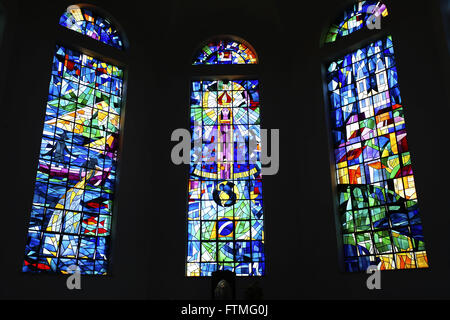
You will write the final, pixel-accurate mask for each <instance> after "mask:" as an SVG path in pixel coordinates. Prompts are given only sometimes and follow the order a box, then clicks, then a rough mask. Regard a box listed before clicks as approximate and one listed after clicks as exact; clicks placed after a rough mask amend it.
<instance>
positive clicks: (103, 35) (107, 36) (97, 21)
mask: <svg viewBox="0 0 450 320" xmlns="http://www.w3.org/2000/svg"><path fill="white" fill-rule="evenodd" d="M59 24H60V25H61V26H63V27H66V28H67V29H70V30H73V31H76V32H78V33H81V34H83V35H86V36H88V37H90V38H92V39H95V40H98V41H100V42H103V43H106V44H108V45H110V46H112V47H115V48H118V49H123V41H122V38H121V36H120V34H119V32H118V30H117V29H116V27H115V26H114V25H113V24H112V23H111V22H110V21H109V20H108V19H106V18H104V17H102V16H100V15H99V14H98V13H96V11H95V9H94V8H91V7H80V6H79V5H73V6H70V7H68V8H67V10H66V12H65V13H64V14H63V15H62V16H61V18H60V20H59Z"/></svg>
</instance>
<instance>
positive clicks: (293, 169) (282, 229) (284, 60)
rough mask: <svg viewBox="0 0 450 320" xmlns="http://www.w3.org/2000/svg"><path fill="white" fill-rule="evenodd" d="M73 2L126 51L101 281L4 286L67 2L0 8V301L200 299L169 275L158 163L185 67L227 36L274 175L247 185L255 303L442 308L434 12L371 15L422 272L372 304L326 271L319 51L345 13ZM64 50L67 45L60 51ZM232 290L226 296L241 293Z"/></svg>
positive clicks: (394, 282) (181, 110)
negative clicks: (99, 19) (253, 98)
mask: <svg viewBox="0 0 450 320" xmlns="http://www.w3.org/2000/svg"><path fill="white" fill-rule="evenodd" d="M86 2H89V3H92V4H94V5H97V6H99V7H101V8H103V9H105V10H107V11H108V12H109V13H110V14H111V15H112V16H114V17H115V18H116V20H117V21H119V22H120V24H121V25H122V27H123V29H124V31H125V32H126V34H127V36H128V40H129V43H130V48H129V50H128V51H127V53H126V54H125V55H120V54H115V55H116V58H117V59H118V60H123V61H125V62H126V63H127V64H128V68H127V69H128V88H127V101H126V111H125V114H126V115H125V125H124V128H123V140H122V142H123V148H122V156H121V164H120V186H119V191H118V193H117V212H116V218H117V220H116V223H115V232H114V235H115V239H114V241H113V254H112V256H113V263H114V264H113V269H112V275H111V276H107V277H83V278H82V279H83V280H82V281H83V282H82V286H83V290H81V291H79V292H75V291H69V290H67V289H66V287H65V279H66V277H65V276H55V275H32V274H22V273H21V272H20V270H21V264H22V259H23V253H24V246H25V241H26V233H27V224H28V220H29V213H30V208H31V200H32V194H33V187H34V179H35V174H36V169H35V168H36V165H37V160H38V153H39V148H40V140H41V132H42V126H43V119H44V112H45V104H46V99H47V92H48V84H49V81H50V68H51V58H52V54H53V50H54V46H55V43H56V42H57V41H58V39H60V38H61V36H62V35H64V36H65V35H66V33H62V32H61V30H60V29H59V28H58V19H59V16H60V14H61V13H62V12H63V11H64V9H65V7H66V6H68V5H70V4H73V3H71V2H70V1H66V0H64V1H58V2H55V1H40V2H39V5H36V4H33V3H31V2H27V1H23V0H22V1H17V0H8V1H7V0H4V1H3V3H4V6H5V9H6V12H7V17H8V20H7V21H8V22H7V24H6V27H5V34H4V38H3V42H2V43H1V44H0V45H1V51H0V57H1V61H0V68H1V71H0V81H1V82H0V84H1V87H0V99H1V100H0V101H1V104H0V106H1V110H2V115H3V119H4V120H3V122H2V123H3V125H2V128H1V130H2V132H3V136H4V139H3V145H2V150H3V151H2V155H3V156H2V159H3V161H4V165H3V168H5V170H3V181H4V182H3V184H4V186H6V191H3V193H2V203H3V206H4V208H6V210H3V217H2V232H0V239H1V243H2V246H1V255H0V259H1V264H0V270H1V271H2V275H3V283H2V286H1V289H0V290H1V293H2V298H41V299H42V298H43V299H46V298H149V299H190V298H195V299H207V298H209V279H190V278H186V277H184V270H185V265H184V260H185V250H186V249H185V246H186V201H187V179H188V168H187V167H186V166H175V165H173V164H172V163H171V161H170V152H171V148H172V146H173V145H174V143H172V142H170V136H171V133H172V131H173V130H174V129H176V128H188V125H189V113H188V111H189V80H190V77H191V70H192V68H191V66H190V58H191V56H192V53H193V52H194V51H195V49H196V47H197V46H198V44H199V43H200V42H202V41H203V40H205V39H206V38H208V37H211V36H213V35H216V34H234V35H237V36H240V37H242V38H244V39H246V40H247V41H248V42H249V43H250V44H252V45H253V46H254V48H255V49H256V51H257V52H258V54H259V57H260V66H259V73H260V74H259V79H260V81H261V85H262V89H261V96H262V106H263V107H262V122H263V124H262V127H263V128H278V129H280V134H281V145H280V171H279V173H278V174H277V175H275V176H266V177H264V182H263V183H264V200H265V211H266V214H265V231H266V250H267V251H266V258H267V276H265V277H264V278H263V279H260V280H259V282H260V285H261V286H262V287H263V289H264V296H265V298H267V299H301V298H381V299H386V298H439V297H446V298H449V297H450V291H449V290H448V288H447V286H448V283H450V282H449V280H450V275H449V271H450V269H449V267H450V261H449V258H450V250H448V247H449V240H448V237H446V235H447V234H448V229H449V227H450V217H449V215H448V209H447V205H446V189H445V188H444V187H445V181H448V180H449V172H448V171H446V170H445V168H444V166H445V159H446V158H445V139H446V137H447V132H446V128H447V124H446V119H447V118H448V116H449V108H448V107H449V100H448V99H449V97H448V95H447V90H446V88H448V87H449V86H448V85H449V82H448V75H449V70H450V69H449V64H448V58H449V56H448V51H447V50H446V45H445V42H444V40H445V35H444V32H443V27H442V21H441V15H440V11H439V3H438V1H427V2H424V3H422V6H421V8H420V10H418V9H417V7H416V6H403V5H402V4H401V3H398V2H397V3H396V1H386V3H387V4H388V8H389V9H390V12H391V16H392V18H393V19H392V35H393V38H394V45H395V49H396V58H397V61H398V69H399V78H400V86H401V91H402V98H403V101H404V105H405V109H406V110H405V113H406V123H407V128H408V132H409V144H410V148H411V150H412V159H413V166H414V171H415V178H416V185H417V190H418V194H419V201H420V204H421V213H422V218H423V226H424V233H425V240H426V245H427V250H428V254H429V259H430V265H431V268H429V269H427V270H405V271H389V272H383V273H382V287H383V290H380V291H377V292H373V291H369V290H367V289H366V286H365V281H366V275H364V274H344V273H341V272H340V271H339V268H338V250H337V239H336V231H335V220H334V214H333V198H332V186H331V172H330V162H329V149H328V143H329V142H328V134H327V127H326V123H325V119H326V116H325V102H324V99H323V81H322V75H321V72H322V63H323V61H324V57H323V50H322V49H320V46H319V42H320V41H319V40H320V38H321V36H322V35H323V31H324V30H325V27H326V25H327V24H328V22H329V20H330V19H332V17H334V16H335V15H336V14H337V13H338V12H339V11H340V10H341V8H342V5H343V4H345V3H348V1H341V2H337V1H335V0H327V1H320V2H319V1H309V2H306V3H304V4H303V8H302V10H301V11H300V10H299V9H298V6H297V5H295V3H294V2H292V1H275V0H273V1H270V0H264V1H261V0H259V1H257V0H250V1H246V2H245V3H243V2H242V3H239V2H236V3H231V2H230V3H228V4H227V3H224V2H219V1H208V2H205V3H202V4H200V3H199V2H198V1H193V0H189V1H186V0H183V1H181V0H172V1H158V2H143V1H134V0H133V1H131V0H130V1H127V2H126V4H123V2H122V1H111V0H109V1H106V0H98V1H86ZM413 21H414V22H417V24H416V23H413ZM74 34H75V33H74ZM72 40H74V41H79V40H80V37H79V36H78V35H69V36H68V38H66V42H68V43H69V42H70V41H72ZM80 41H82V39H81V40H80ZM93 42H94V41H93V40H92V41H87V42H86V44H87V45H89V46H91V45H93V50H94V51H96V52H98V53H99V54H101V53H102V52H105V53H106V52H108V53H109V52H110V51H109V50H106V49H105V48H104V47H102V46H98V45H96V44H93ZM238 280H239V281H238V283H237V286H238V297H242V296H243V290H244V288H245V287H246V286H248V285H249V284H251V283H252V282H253V279H238Z"/></svg>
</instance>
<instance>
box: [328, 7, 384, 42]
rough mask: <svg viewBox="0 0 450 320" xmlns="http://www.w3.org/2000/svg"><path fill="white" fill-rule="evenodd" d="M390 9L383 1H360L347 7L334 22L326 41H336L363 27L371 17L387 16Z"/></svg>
mask: <svg viewBox="0 0 450 320" xmlns="http://www.w3.org/2000/svg"><path fill="white" fill-rule="evenodd" d="M387 15H388V10H387V8H386V5H385V4H383V3H382V2H381V1H374V0H369V1H358V2H357V3H354V4H352V5H350V6H349V7H347V9H346V10H344V13H343V14H341V15H340V16H339V18H338V19H337V20H336V21H335V23H333V24H332V25H331V26H330V28H329V30H328V33H327V35H326V38H325V43H331V42H335V41H336V40H338V39H339V38H342V37H345V36H348V35H349V34H351V33H353V32H355V31H357V30H360V29H362V28H363V27H364V26H366V25H367V24H368V22H370V20H369V18H370V17H372V16H375V17H380V16H381V17H386V16H387Z"/></svg>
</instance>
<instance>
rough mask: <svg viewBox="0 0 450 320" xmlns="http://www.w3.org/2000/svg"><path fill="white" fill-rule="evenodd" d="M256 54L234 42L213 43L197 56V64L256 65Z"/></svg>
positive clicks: (221, 41)
mask: <svg viewBox="0 0 450 320" xmlns="http://www.w3.org/2000/svg"><path fill="white" fill-rule="evenodd" d="M256 63H257V59H256V54H255V53H254V52H253V51H252V50H251V49H250V48H248V47H247V46H246V45H245V44H243V43H240V42H236V41H233V40H217V41H211V42H209V43H208V44H207V45H205V46H204V47H203V48H202V49H200V51H199V52H198V53H197V54H196V55H195V59H194V61H193V63H192V64H193V65H197V64H256Z"/></svg>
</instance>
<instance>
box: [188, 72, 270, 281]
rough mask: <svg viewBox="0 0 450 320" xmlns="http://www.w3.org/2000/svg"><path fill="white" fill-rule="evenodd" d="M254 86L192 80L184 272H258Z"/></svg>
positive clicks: (260, 245) (260, 234) (260, 244)
mask: <svg viewBox="0 0 450 320" xmlns="http://www.w3.org/2000/svg"><path fill="white" fill-rule="evenodd" d="M258 85H259V83H258V81H257V80H240V81H228V80H227V81H225V80H223V81H193V82H192V88H191V130H192V142H193V149H192V157H191V166H190V178H189V200H188V201H189V209H188V254H187V276H210V275H211V272H213V271H216V270H231V271H234V272H236V274H237V275H238V276H262V275H264V273H265V259H264V229H263V205H262V176H261V163H260V151H261V144H260V143H261V141H260V113H259V111H260V104H259V92H258Z"/></svg>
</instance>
